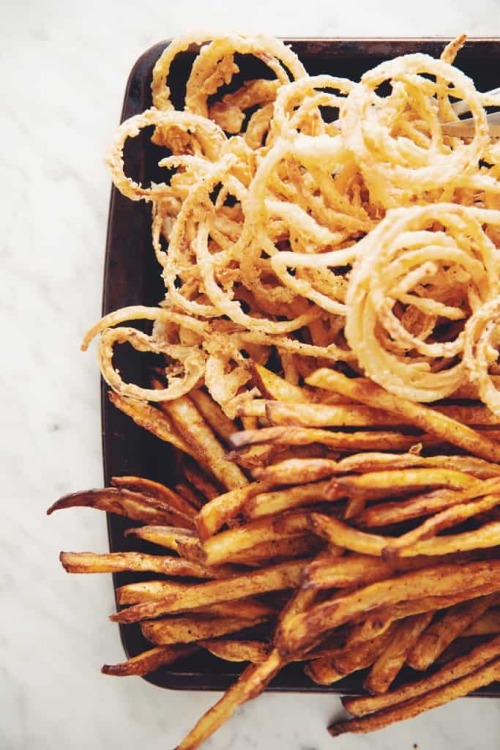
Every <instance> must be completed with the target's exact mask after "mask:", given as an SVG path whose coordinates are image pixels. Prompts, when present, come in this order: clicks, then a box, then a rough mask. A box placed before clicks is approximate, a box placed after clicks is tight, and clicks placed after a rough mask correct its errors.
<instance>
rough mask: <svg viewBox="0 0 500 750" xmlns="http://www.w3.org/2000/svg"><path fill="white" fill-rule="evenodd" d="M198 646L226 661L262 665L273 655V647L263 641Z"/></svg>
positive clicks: (205, 642)
mask: <svg viewBox="0 0 500 750" xmlns="http://www.w3.org/2000/svg"><path fill="white" fill-rule="evenodd" d="M197 645H198V646H201V647H202V648H204V649H206V650H207V651H209V652H210V653H211V654H213V655H214V656H218V657H219V659H224V660H225V661H235V662H240V661H249V662H251V663H252V664H262V663H263V662H265V661H266V659H267V658H268V657H269V654H270V653H271V645H270V644H269V643H264V642H262V641H248V640H247V641H241V640H224V641H223V640H219V639H215V638H212V639H209V640H206V641H199V642H198V644H197Z"/></svg>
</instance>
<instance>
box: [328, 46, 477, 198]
mask: <svg viewBox="0 0 500 750" xmlns="http://www.w3.org/2000/svg"><path fill="white" fill-rule="evenodd" d="M423 74H425V75H434V76H436V78H437V79H438V80H439V81H446V82H447V83H448V84H450V83H451V84H452V86H453V89H452V91H450V92H449V93H451V94H452V95H453V96H454V97H456V98H459V99H463V100H464V101H465V102H466V103H467V106H468V108H469V109H470V112H471V116H472V117H473V118H474V124H475V132H474V137H473V138H472V139H471V141H470V142H469V143H463V142H462V141H460V140H459V139H454V142H453V146H451V145H450V146H448V145H446V143H445V142H444V140H443V136H442V134H441V127H440V121H439V117H438V109H437V103H436V104H434V102H433V98H432V97H433V95H435V93H436V91H437V88H438V84H437V83H436V84H433V83H432V82H431V81H429V80H427V79H426V78H423V77H422V75H423ZM386 81H392V82H393V85H394V87H395V88H394V91H393V93H394V95H396V96H399V95H400V93H401V90H402V88H401V87H402V86H403V87H404V86H406V85H410V86H411V94H412V98H413V100H414V101H415V100H416V98H417V97H418V96H420V104H421V106H422V107H424V104H425V102H424V97H426V98H427V100H428V103H427V106H426V109H425V112H422V113H423V114H425V116H426V120H427V121H426V123H425V125H426V132H427V134H428V136H429V138H430V141H429V145H428V147H427V148H425V147H423V146H421V145H417V144H416V143H414V142H413V141H411V140H410V139H409V138H408V137H394V136H393V135H392V133H391V128H392V127H393V125H394V124H395V123H396V122H397V121H398V119H401V116H402V114H401V107H400V106H399V107H397V108H396V109H395V110H394V111H393V112H391V114H390V115H388V112H390V97H389V98H388V99H385V98H381V97H379V96H378V95H377V94H376V93H375V91H376V89H377V88H378V87H379V86H380V85H381V84H382V83H384V82H386ZM439 85H442V84H439ZM409 100H410V97H408V98H407V101H409ZM341 126H342V132H343V136H344V139H345V141H346V144H347V145H348V147H349V149H350V150H351V152H352V155H353V157H354V158H355V160H356V162H357V164H358V166H359V168H360V170H361V171H362V172H363V175H364V177H365V179H366V181H367V183H368V185H369V188H370V191H371V193H372V197H373V200H375V201H380V203H381V204H382V205H384V206H385V207H388V208H390V207H395V206H401V205H404V204H405V203H408V202H410V201H411V200H412V199H413V197H414V196H415V195H421V194H422V193H424V192H425V191H428V190H434V189H436V188H439V187H441V186H443V187H444V186H446V185H447V184H448V183H450V182H453V181H454V180H455V179H456V178H458V177H460V176H461V175H462V174H464V173H465V174H467V173H471V172H473V171H475V170H477V165H478V162H479V160H480V158H481V155H482V153H483V152H484V150H485V148H486V147H487V145H488V143H489V132H488V123H487V120H486V113H485V111H484V108H483V106H482V103H481V97H480V95H479V94H478V93H477V91H476V90H475V88H474V84H473V82H472V81H471V80H470V79H469V78H468V77H467V76H466V75H464V74H463V73H462V72H460V71H459V70H457V69H456V68H454V67H453V66H451V65H449V64H448V63H445V62H443V61H442V60H434V59H433V58H431V57H429V56H427V55H422V54H414V55H405V56H404V57H399V58H396V59H394V60H391V61H388V62H384V63H382V64H381V65H378V66H377V67H375V68H373V69H372V70H370V71H368V72H367V73H365V74H364V75H363V77H362V79H361V81H360V83H359V84H356V85H355V86H354V87H353V89H352V90H351V92H350V94H349V96H348V97H347V102H346V104H345V106H344V108H343V110H342V112H341Z"/></svg>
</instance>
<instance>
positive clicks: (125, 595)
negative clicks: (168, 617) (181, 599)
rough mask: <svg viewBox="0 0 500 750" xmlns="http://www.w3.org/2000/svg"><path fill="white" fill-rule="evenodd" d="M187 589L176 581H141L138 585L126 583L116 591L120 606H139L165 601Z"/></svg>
mask: <svg viewBox="0 0 500 750" xmlns="http://www.w3.org/2000/svg"><path fill="white" fill-rule="evenodd" d="M185 588H186V584H185V583H177V582H174V581H139V582H137V583H126V584H125V585H124V586H120V587H119V588H117V589H116V602H117V604H119V605H124V604H139V602H150V601H152V600H154V599H163V597H164V596H167V594H170V593H172V592H174V591H175V592H182V591H184V590H185Z"/></svg>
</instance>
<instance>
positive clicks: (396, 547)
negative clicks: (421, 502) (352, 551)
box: [383, 494, 500, 558]
mask: <svg viewBox="0 0 500 750" xmlns="http://www.w3.org/2000/svg"><path fill="white" fill-rule="evenodd" d="M499 504H500V494H498V495H486V496H485V497H483V498H481V499H476V500H475V501H471V502H468V503H459V504H457V505H453V506H452V507H451V508H447V509H446V510H443V511H441V513H436V515H434V516H432V517H431V518H428V519H427V520H426V521H424V522H423V523H422V524H420V526H417V527H416V528H415V529H413V530H412V531H408V532H407V533H406V534H403V535H402V536H400V537H398V538H397V539H394V540H391V542H389V544H388V545H387V547H386V548H385V550H384V551H383V554H384V556H385V557H386V558H390V557H391V555H398V554H400V552H401V550H404V549H407V548H409V547H412V545H414V544H416V543H418V542H420V541H421V540H423V539H428V538H429V537H432V536H437V534H438V533H439V532H440V531H443V530H444V529H448V528H450V527H451V526H457V525H458V524H460V523H462V522H463V521H466V520H467V519H468V518H473V517H474V516H477V515H479V514H480V513H485V512H486V511H489V510H491V509H492V508H496V507H497V505H499ZM499 541H500V536H499Z"/></svg>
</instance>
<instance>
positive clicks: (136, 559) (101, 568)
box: [59, 552, 233, 578]
mask: <svg viewBox="0 0 500 750" xmlns="http://www.w3.org/2000/svg"><path fill="white" fill-rule="evenodd" d="M59 559H60V561H61V563H62V566H63V567H64V569H65V570H66V571H67V572H68V573H120V572H121V571H124V570H130V571H134V572H145V573H149V572H153V573H163V574H165V575H169V576H190V577H192V578H225V577H227V576H228V575H230V574H231V573H232V572H233V569H232V568H229V567H228V566H225V567H223V566H219V567H215V568H208V567H207V566H205V565H200V563H195V562H191V561H190V560H182V559H181V558H178V557H163V556H160V555H145V554H143V553H141V552H110V553H106V554H101V555H99V554H95V553H93V552H61V554H60V556H59Z"/></svg>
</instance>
